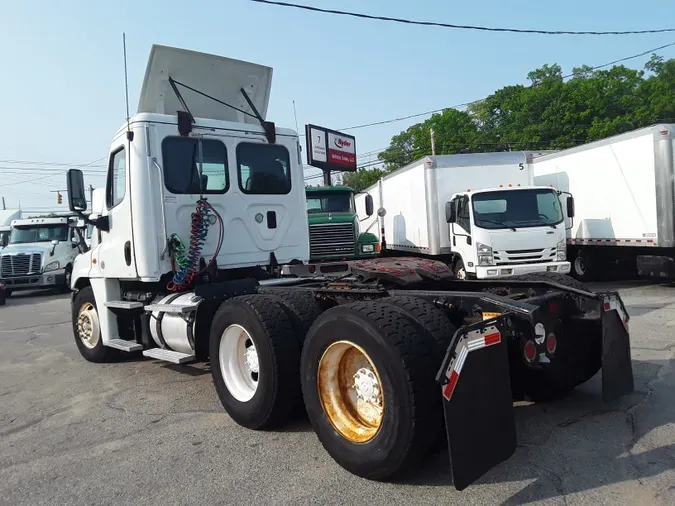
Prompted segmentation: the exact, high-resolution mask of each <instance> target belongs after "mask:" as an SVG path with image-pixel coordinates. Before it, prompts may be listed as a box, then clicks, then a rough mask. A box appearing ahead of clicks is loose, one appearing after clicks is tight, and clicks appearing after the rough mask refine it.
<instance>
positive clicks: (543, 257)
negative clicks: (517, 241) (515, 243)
mask: <svg viewBox="0 0 675 506" xmlns="http://www.w3.org/2000/svg"><path fill="white" fill-rule="evenodd" d="M555 252H556V250H555V248H546V249H520V250H506V251H495V252H494V256H495V264H496V265H508V264H538V263H545V262H553V261H554V260H555Z"/></svg>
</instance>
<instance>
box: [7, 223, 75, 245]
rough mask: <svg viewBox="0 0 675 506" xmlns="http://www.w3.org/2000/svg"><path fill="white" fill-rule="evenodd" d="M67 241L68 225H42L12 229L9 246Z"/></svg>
mask: <svg viewBox="0 0 675 506" xmlns="http://www.w3.org/2000/svg"><path fill="white" fill-rule="evenodd" d="M54 239H56V240H57V241H67V240H68V225H42V226H39V227H14V228H13V229H12V235H11V236H10V238H9V243H10V244H22V243H27V242H51V241H53V240H54Z"/></svg>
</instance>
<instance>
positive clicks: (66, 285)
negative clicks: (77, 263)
mask: <svg viewBox="0 0 675 506" xmlns="http://www.w3.org/2000/svg"><path fill="white" fill-rule="evenodd" d="M72 277H73V266H72V265H67V266H66V270H65V276H64V280H63V285H61V286H60V287H59V293H68V292H70V291H71V288H70V281H71V279H72Z"/></svg>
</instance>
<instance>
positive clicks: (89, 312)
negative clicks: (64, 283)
mask: <svg viewBox="0 0 675 506" xmlns="http://www.w3.org/2000/svg"><path fill="white" fill-rule="evenodd" d="M72 324H73V336H74V337H75V344H76V345H77V349H78V350H80V354H81V355H82V356H83V357H84V358H85V360H88V361H89V362H95V363H101V362H113V361H115V360H119V359H120V357H121V354H120V352H119V351H118V350H116V349H114V348H108V347H107V346H103V339H101V324H100V322H99V318H98V310H97V308H96V299H95V298H94V291H93V290H92V288H91V286H85V287H84V288H82V289H81V290H80V291H79V292H77V294H76V295H75V298H74V299H73V303H72Z"/></svg>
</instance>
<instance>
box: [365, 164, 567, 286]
mask: <svg viewBox="0 0 675 506" xmlns="http://www.w3.org/2000/svg"><path fill="white" fill-rule="evenodd" d="M534 155H535V153H532V152H506V153H476V154H459V155H441V156H431V157H427V158H424V159H422V160H418V161H416V162H413V163H411V164H410V165H408V166H406V167H403V168H402V169H399V170H397V171H396V172H393V173H392V174H389V175H387V176H385V177H384V178H382V180H381V181H380V182H378V184H376V185H374V186H372V187H371V188H368V189H367V190H366V192H365V193H364V194H361V195H359V197H358V203H357V211H358V212H359V215H360V216H361V218H363V219H364V221H365V218H366V215H365V214H364V212H363V211H364V199H365V194H370V195H372V196H373V199H374V202H375V203H377V202H379V205H380V212H379V213H378V215H379V219H380V221H381V223H380V227H379V229H380V235H381V237H380V241H381V244H382V251H383V252H386V254H392V253H395V254H413V255H423V256H430V257H435V258H442V259H444V261H445V262H446V263H448V265H451V266H452V267H453V270H454V271H455V274H456V275H457V277H459V278H460V279H461V278H466V277H475V278H478V279H490V278H500V277H509V276H516V275H522V274H529V273H533V272H557V273H565V274H566V273H568V272H569V270H570V264H569V262H567V261H566V248H565V228H566V224H567V223H568V220H567V219H566V218H568V217H570V218H571V216H570V214H571V215H573V214H574V201H573V200H572V198H571V196H569V197H567V196H566V198H565V199H563V200H564V201H565V202H566V205H565V206H564V207H565V209H563V206H562V205H561V199H560V195H559V193H558V192H556V191H555V190H554V189H553V188H550V187H547V186H539V187H535V186H532V185H533V172H532V163H531V162H532V159H533V157H534ZM382 215H384V216H382Z"/></svg>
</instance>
